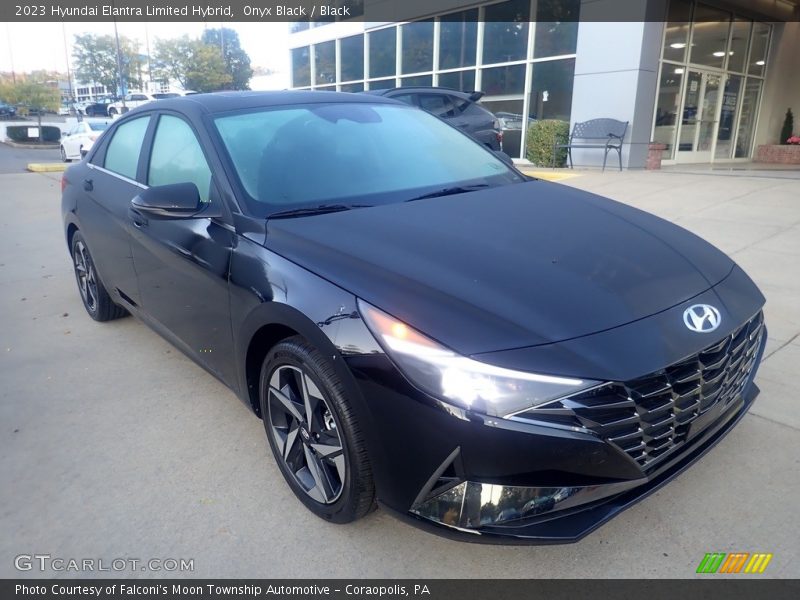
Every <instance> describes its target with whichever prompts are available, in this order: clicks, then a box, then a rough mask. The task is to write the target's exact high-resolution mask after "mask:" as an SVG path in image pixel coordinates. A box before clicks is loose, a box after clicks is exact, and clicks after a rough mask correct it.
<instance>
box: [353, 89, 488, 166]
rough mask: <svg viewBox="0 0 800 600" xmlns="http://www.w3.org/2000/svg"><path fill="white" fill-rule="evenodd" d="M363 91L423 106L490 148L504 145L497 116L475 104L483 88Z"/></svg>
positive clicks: (481, 95) (480, 96) (422, 107)
mask: <svg viewBox="0 0 800 600" xmlns="http://www.w3.org/2000/svg"><path fill="white" fill-rule="evenodd" d="M365 93H366V94H375V95H377V96H386V97H387V98H393V99H395V100H400V101H401V102H405V103H406V104H410V105H411V106H416V107H418V108H421V109H423V110H426V111H428V112H429V113H431V114H433V115H435V116H437V117H439V118H440V119H444V120H445V121H447V122H448V123H450V124H451V125H453V126H454V127H458V128H459V129H461V130H462V131H464V133H467V134H469V135H471V136H472V137H474V138H475V139H476V140H478V141H479V142H480V143H481V144H484V145H485V146H488V147H489V148H491V149H492V150H502V149H503V148H502V144H503V131H502V127H501V125H500V120H499V119H498V118H497V117H495V116H494V115H493V114H492V113H491V112H489V111H488V110H486V109H485V108H484V107H482V106H481V105H480V104H478V100H480V99H481V98H482V97H483V92H469V93H468V92H459V91H458V90H451V89H449V88H441V87H402V88H392V89H388V90H370V91H369V92H365Z"/></svg>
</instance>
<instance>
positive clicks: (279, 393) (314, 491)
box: [267, 365, 347, 504]
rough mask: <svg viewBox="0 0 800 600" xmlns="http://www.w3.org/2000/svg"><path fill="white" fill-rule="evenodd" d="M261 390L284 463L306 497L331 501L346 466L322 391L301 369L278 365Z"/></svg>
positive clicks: (341, 483) (339, 490)
mask: <svg viewBox="0 0 800 600" xmlns="http://www.w3.org/2000/svg"><path fill="white" fill-rule="evenodd" d="M267 393H268V401H267V406H268V407H269V415H268V418H269V426H270V427H271V429H272V434H273V439H274V441H275V444H276V446H277V450H278V452H279V453H280V457H281V460H282V461H283V463H284V465H285V467H286V468H287V470H288V471H289V472H290V473H291V474H292V476H293V477H294V480H295V481H296V482H297V483H298V484H299V486H300V487H301V488H302V489H303V491H304V492H305V493H306V494H308V496H309V497H310V498H312V499H313V500H315V501H317V502H319V503H321V504H332V503H334V502H336V500H338V499H339V497H340V496H341V494H342V490H343V489H344V482H345V475H346V468H347V467H346V462H345V456H344V447H343V445H342V438H341V436H340V433H339V429H338V427H337V425H336V419H335V418H334V416H333V411H332V410H331V408H330V406H329V405H328V402H327V401H326V400H325V398H324V397H323V394H322V392H320V390H319V388H318V387H317V385H316V384H315V383H314V382H313V380H312V379H311V378H310V377H309V376H308V374H306V373H305V372H304V371H303V370H302V369H300V368H298V367H294V366H291V365H282V366H279V367H278V368H276V369H275V370H274V371H273V372H272V375H271V376H270V380H269V390H268V392H267Z"/></svg>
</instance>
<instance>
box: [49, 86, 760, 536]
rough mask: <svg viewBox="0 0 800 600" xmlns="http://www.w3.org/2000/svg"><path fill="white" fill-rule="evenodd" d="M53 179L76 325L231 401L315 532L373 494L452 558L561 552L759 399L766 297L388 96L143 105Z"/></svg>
mask: <svg viewBox="0 0 800 600" xmlns="http://www.w3.org/2000/svg"><path fill="white" fill-rule="evenodd" d="M62 189H63V199H62V209H63V217H64V231H65V234H66V239H67V245H68V247H69V251H70V255H71V257H72V259H73V262H74V269H75V277H76V280H77V283H78V288H79V290H80V294H81V297H82V299H83V303H84V305H85V307H86V310H87V312H88V314H89V315H90V316H91V317H92V318H93V319H95V320H97V321H107V320H110V319H114V318H118V317H122V316H124V315H126V314H128V313H131V314H133V315H135V316H136V317H138V318H140V319H141V320H142V321H144V322H145V323H147V324H148V325H149V326H151V327H152V328H153V329H154V330H156V331H157V332H158V333H160V334H161V335H163V336H164V337H165V338H167V339H168V340H169V341H171V342H172V343H173V344H175V345H176V346H177V347H178V348H180V349H181V350H182V351H184V352H185V353H186V354H187V355H189V356H190V357H191V358H193V359H194V360H195V361H197V362H198V363H199V364H201V365H202V366H203V367H205V368H206V369H207V370H208V371H209V372H211V373H213V374H214V375H215V376H217V377H218V378H219V379H221V380H222V381H223V382H225V383H226V384H227V385H228V386H230V387H231V388H232V389H233V390H234V391H235V392H236V393H237V394H238V395H239V397H240V398H241V400H242V401H243V402H244V403H245V404H246V405H247V406H248V407H250V408H251V409H252V410H253V411H254V412H255V414H256V415H258V416H259V417H260V418H261V419H262V421H263V423H264V429H265V431H266V437H267V439H268V440H269V445H270V447H271V449H272V452H273V454H274V457H275V460H276V461H277V463H278V465H279V466H280V469H281V471H282V473H283V475H284V477H285V479H286V481H287V482H288V485H289V486H290V487H291V489H292V490H293V492H294V493H295V494H296V496H297V497H298V498H299V499H300V501H301V502H303V503H304V504H305V505H306V506H307V507H308V508H309V509H310V510H311V511H312V512H314V513H315V514H316V515H319V516H320V517H322V518H324V519H327V520H329V521H332V522H335V523H346V522H349V521H353V520H355V519H358V518H359V517H363V516H364V515H366V514H367V513H368V512H370V510H371V509H372V508H373V507H374V506H376V504H380V505H381V506H383V507H385V508H386V509H387V510H390V511H392V512H393V513H395V514H397V515H401V516H403V517H405V518H407V519H408V520H409V521H410V522H412V523H415V524H417V525H420V526H427V527H429V528H430V529H432V530H433V531H436V532H439V533H444V534H448V535H452V536H455V537H461V538H463V539H466V540H471V541H485V542H500V543H512V542H516V543H553V542H565V541H574V540H576V539H579V538H580V537H582V536H584V535H586V534H587V533H588V532H590V531H592V530H593V529H594V528H596V527H598V526H599V525H600V524H601V523H603V522H605V521H607V520H608V519H610V518H611V517H612V516H614V515H615V514H617V513H619V512H620V511H621V510H623V509H624V508H626V507H627V506H629V505H631V504H632V503H634V502H636V501H638V500H640V499H642V498H643V497H645V496H646V495H648V494H650V493H651V492H652V491H653V490H655V489H657V488H659V487H660V486H662V485H663V484H664V483H666V482H667V481H669V480H670V479H671V478H673V477H674V476H675V475H676V474H678V473H679V472H681V471H682V470H683V469H684V468H686V467H687V466H688V465H690V464H691V463H692V462H694V461H695V460H697V459H698V458H699V457H700V456H701V455H703V454H704V453H705V452H706V451H707V450H708V449H709V448H710V447H711V446H713V445H714V444H715V443H716V442H717V441H719V439H720V438H721V437H722V436H724V435H725V434H726V433H727V432H728V431H730V429H731V428H732V427H733V425H734V424H735V423H736V422H737V421H738V420H739V419H740V418H741V417H742V416H743V415H744V414H745V412H746V411H747V409H748V408H749V407H750V405H751V403H752V402H753V400H754V398H755V396H756V394H757V391H758V390H757V387H756V386H755V384H754V382H753V378H754V376H755V372H756V369H757V366H758V361H759V357H760V356H761V354H762V352H763V348H764V344H765V341H766V337H767V336H766V327H765V325H764V322H763V318H762V312H761V310H762V305H763V304H764V297H763V296H762V295H761V293H760V292H759V290H758V289H757V288H756V286H755V285H754V284H753V282H752V281H751V280H750V279H749V278H748V276H747V275H746V274H745V273H744V272H743V271H742V270H741V269H740V268H739V267H738V266H737V265H736V264H735V263H734V262H733V261H732V260H731V259H730V258H728V257H727V256H725V255H724V254H723V253H721V252H719V251H718V250H716V249H715V248H713V247H712V246H710V245H709V244H707V243H706V242H704V241H703V240H701V239H699V238H698V237H696V236H694V235H692V234H691V233H689V232H687V231H685V230H683V229H681V228H680V227H677V226H675V225H672V224H670V223H668V222H666V221H663V220H661V219H659V218H657V217H654V216H652V215H649V214H647V213H644V212H641V211H638V210H635V209H633V208H630V207H628V206H625V205H623V204H619V203H616V202H613V201H611V200H608V199H606V198H602V197H598V196H595V195H592V194H588V193H586V192H582V191H579V190H576V189H572V188H569V187H565V186H561V185H557V184H553V183H548V182H544V181H539V180H531V179H529V178H527V177H525V176H524V175H522V174H521V173H519V172H517V171H516V170H515V169H514V168H513V167H511V166H509V165H508V164H506V163H505V162H504V161H503V160H501V159H499V158H498V157H497V156H496V155H495V154H494V153H492V152H491V151H490V150H488V149H487V148H486V147H484V146H482V145H480V144H478V143H476V142H475V141H474V140H473V139H471V138H470V137H468V136H466V135H464V134H462V133H461V132H459V131H457V130H456V129H455V128H453V127H451V126H449V125H447V124H446V123H444V122H442V121H440V120H439V119H436V118H434V117H433V116H431V115H430V114H428V113H426V112H424V111H421V110H417V109H414V108H411V107H409V106H407V105H405V104H402V103H400V102H395V101H393V100H390V99H386V98H381V97H376V96H369V95H362V94H335V93H329V92H275V93H254V92H249V93H248V92H240V93H221V94H213V95H198V96H193V97H188V98H178V99H167V100H162V101H159V102H157V103H150V104H147V105H145V106H142V107H140V108H137V109H134V110H132V111H130V112H129V113H128V114H126V115H124V116H123V117H122V118H120V119H119V120H118V121H116V122H115V123H114V124H113V125H111V127H109V129H108V130H107V131H106V132H105V133H104V135H103V136H102V137H101V138H100V139H99V140H98V141H97V142H96V143H95V144H94V147H93V148H92V150H91V151H90V152H89V154H88V156H87V157H86V158H85V159H84V160H83V161H81V162H80V163H78V164H76V165H74V166H71V167H70V168H69V169H68V170H67V171H66V173H65V174H64V178H63V182H62ZM142 393H158V390H156V389H152V390H150V391H148V388H147V385H146V384H143V387H142ZM187 409H188V408H187ZM142 418H146V415H142ZM198 451H202V448H201V447H198ZM741 452H742V453H745V452H748V449H746V448H742V449H741ZM719 493H720V494H724V493H727V490H720V492H719ZM708 501H709V499H708V498H698V499H697V502H708ZM686 510H691V507H686Z"/></svg>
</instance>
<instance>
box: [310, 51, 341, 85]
mask: <svg viewBox="0 0 800 600" xmlns="http://www.w3.org/2000/svg"><path fill="white" fill-rule="evenodd" d="M314 69H315V72H316V82H315V83H316V84H317V85H323V84H327V83H336V42H334V41H330V42H323V43H321V44H316V45H315V46H314Z"/></svg>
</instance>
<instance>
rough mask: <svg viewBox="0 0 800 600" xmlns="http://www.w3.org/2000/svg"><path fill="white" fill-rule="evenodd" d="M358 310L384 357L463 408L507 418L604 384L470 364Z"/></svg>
mask: <svg viewBox="0 0 800 600" xmlns="http://www.w3.org/2000/svg"><path fill="white" fill-rule="evenodd" d="M358 309H359V311H360V312H361V316H362V317H363V319H364V321H365V322H366V324H367V327H369V329H370V331H371V332H372V334H373V335H374V336H375V338H376V339H377V340H378V343H379V344H380V345H381V347H382V348H383V349H384V351H385V352H386V354H388V355H389V357H391V358H392V360H393V361H394V362H395V364H396V365H397V366H398V368H399V369H400V370H401V371H402V372H403V374H404V375H405V376H406V377H408V379H410V380H411V382H412V383H414V384H415V385H417V386H418V387H420V388H421V389H423V390H424V391H426V392H428V393H429V394H432V395H434V396H436V397H438V398H442V399H444V400H447V401H450V402H452V403H454V404H457V405H458V406H461V407H464V408H469V409H472V410H476V411H478V412H482V413H485V414H487V415H491V416H494V417H506V416H509V415H512V414H514V413H517V412H519V411H522V410H526V409H528V408H531V407H533V406H537V405H539V404H543V403H545V402H549V401H550V400H554V399H556V398H561V397H563V396H566V395H568V394H572V393H574V392H577V391H579V390H583V389H586V388H589V387H593V386H595V385H599V384H600V383H601V382H599V381H591V380H586V379H572V378H568V377H555V376H551V375H540V374H538V373H527V372H523V371H513V370H511V369H504V368H502V367H496V366H494V365H489V364H486V363H483V362H479V361H477V360H472V359H471V358H467V357H466V356H461V355H459V354H456V353H455V352H453V351H452V350H449V349H448V348H445V347H444V346H442V345H441V344H438V343H437V342H435V341H433V340H432V339H430V338H428V337H426V336H424V335H422V334H421V333H420V332H418V331H416V330H414V329H412V328H411V327H409V326H408V325H406V324H405V323H403V322H402V321H398V320H397V319H395V318H394V317H392V316H390V315H387V314H386V313H385V312H383V311H381V310H378V309H377V308H375V307H374V306H371V305H369V304H367V303H366V302H364V301H362V300H359V301H358Z"/></svg>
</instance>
